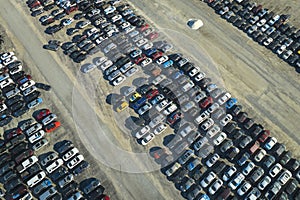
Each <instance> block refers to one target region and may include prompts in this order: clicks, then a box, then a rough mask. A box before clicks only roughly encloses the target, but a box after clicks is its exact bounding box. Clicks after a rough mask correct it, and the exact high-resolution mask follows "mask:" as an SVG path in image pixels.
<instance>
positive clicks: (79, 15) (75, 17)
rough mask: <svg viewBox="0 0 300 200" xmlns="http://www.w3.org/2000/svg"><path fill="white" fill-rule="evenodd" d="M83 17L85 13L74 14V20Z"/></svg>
mask: <svg viewBox="0 0 300 200" xmlns="http://www.w3.org/2000/svg"><path fill="white" fill-rule="evenodd" d="M84 17H85V13H77V14H75V15H74V19H75V20H80V19H82V18H84Z"/></svg>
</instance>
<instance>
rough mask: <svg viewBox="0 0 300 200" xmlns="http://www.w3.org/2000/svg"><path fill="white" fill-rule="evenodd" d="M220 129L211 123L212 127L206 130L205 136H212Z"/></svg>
mask: <svg viewBox="0 0 300 200" xmlns="http://www.w3.org/2000/svg"><path fill="white" fill-rule="evenodd" d="M220 131H221V128H220V127H219V126H218V125H216V124H214V125H212V127H211V128H210V129H209V130H208V131H207V133H206V136H207V137H209V138H212V137H214V136H215V135H216V134H217V133H219V132H220Z"/></svg>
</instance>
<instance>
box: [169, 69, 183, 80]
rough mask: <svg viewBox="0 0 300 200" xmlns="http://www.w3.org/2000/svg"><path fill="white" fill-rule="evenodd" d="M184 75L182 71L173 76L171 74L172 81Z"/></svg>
mask: <svg viewBox="0 0 300 200" xmlns="http://www.w3.org/2000/svg"><path fill="white" fill-rule="evenodd" d="M183 74H184V72H183V71H181V70H180V71H177V72H175V73H174V74H172V79H178V78H179V77H180V76H182V75H183Z"/></svg>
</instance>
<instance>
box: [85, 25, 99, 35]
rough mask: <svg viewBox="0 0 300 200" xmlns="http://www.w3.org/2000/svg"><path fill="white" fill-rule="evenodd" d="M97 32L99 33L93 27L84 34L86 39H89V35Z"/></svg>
mask: <svg viewBox="0 0 300 200" xmlns="http://www.w3.org/2000/svg"><path fill="white" fill-rule="evenodd" d="M98 32H99V30H98V29H97V28H95V27H94V28H92V29H90V30H89V31H88V32H87V33H86V34H87V36H88V37H90V36H91V35H93V34H95V33H98Z"/></svg>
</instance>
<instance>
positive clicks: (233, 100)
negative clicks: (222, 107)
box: [226, 98, 237, 109]
mask: <svg viewBox="0 0 300 200" xmlns="http://www.w3.org/2000/svg"><path fill="white" fill-rule="evenodd" d="M236 103H237V99H236V98H230V99H229V100H228V101H227V102H226V109H230V108H232V107H233V106H234V105H235V104H236Z"/></svg>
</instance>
